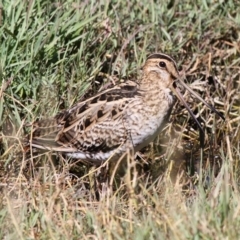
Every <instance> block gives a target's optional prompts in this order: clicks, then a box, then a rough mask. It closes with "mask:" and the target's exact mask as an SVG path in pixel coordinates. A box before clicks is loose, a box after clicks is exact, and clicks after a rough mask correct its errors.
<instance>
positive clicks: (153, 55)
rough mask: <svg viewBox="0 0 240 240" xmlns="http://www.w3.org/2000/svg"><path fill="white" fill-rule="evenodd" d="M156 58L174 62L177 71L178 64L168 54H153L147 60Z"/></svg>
mask: <svg viewBox="0 0 240 240" xmlns="http://www.w3.org/2000/svg"><path fill="white" fill-rule="evenodd" d="M154 58H155V59H165V60H168V61H170V62H173V63H174V65H175V67H176V69H177V65H176V62H175V61H174V60H173V59H172V58H171V57H169V56H168V55H166V54H163V53H153V54H151V55H149V56H148V58H147V60H149V59H154Z"/></svg>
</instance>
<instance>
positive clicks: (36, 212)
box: [0, 0, 240, 239]
mask: <svg viewBox="0 0 240 240" xmlns="http://www.w3.org/2000/svg"><path fill="white" fill-rule="evenodd" d="M0 39H1V45H0V54H1V58H0V77H1V78H0V79H1V89H0V119H1V121H0V129H1V132H0V154H1V155H0V179H1V183H0V189H1V192H0V199H1V201H0V206H1V207H0V209H1V210H0V238H1V239H17V238H19V239H239V236H240V229H239V224H240V217H239V216H240V196H239V185H240V179H239V173H240V167H239V160H240V80H239V78H240V77H239V73H240V67H239V65H240V64H239V63H240V3H239V2H238V1H237V0H235V1H234V0H230V1H226V2H225V1H220V0H218V1H217V0H215V1H214V0H197V1H189V0H183V1H174V0H173V1H160V0H159V1H147V0H141V1H140V0H134V1H121V0H119V1H117V0H116V1H114V0H112V1H107V0H102V1H97V0H87V1H73V0H68V1H56V2H54V1H46V0H35V1H22V0H16V1H3V2H2V3H0ZM154 52H163V53H166V54H169V55H171V56H172V57H173V58H174V59H175V60H176V62H177V65H178V67H179V70H180V74H181V76H182V77H183V78H184V79H185V81H186V82H187V83H188V84H189V85H190V86H191V88H193V89H194V90H195V91H196V92H198V93H199V94H200V95H201V96H202V97H203V98H204V99H205V100H206V101H207V102H209V103H210V104H212V105H213V106H215V108H216V109H217V110H218V111H219V112H220V113H221V114H222V115H223V116H224V117H225V121H224V120H222V119H221V118H220V117H219V116H217V115H216V114H214V113H211V111H210V110H209V109H207V107H206V106H204V105H203V104H202V103H199V101H197V100H196V99H195V98H194V97H193V96H191V95H190V94H189V93H187V92H185V93H184V91H183V93H184V98H185V99H186V100H187V102H188V104H189V106H190V107H191V109H192V110H193V111H194V114H195V115H196V116H197V118H198V120H199V121H200V122H201V124H202V125H203V127H204V131H205V144H204V149H203V151H201V148H200V144H199V131H198V128H197V126H196V124H195V123H194V121H193V120H192V119H191V118H190V117H189V114H188V113H187V111H186V109H185V108H184V107H183V106H182V105H181V104H180V103H179V102H177V103H176V104H175V106H174V109H173V112H172V114H171V117H170V119H169V122H168V123H167V125H166V127H165V128H164V130H163V132H162V133H161V134H160V135H159V137H158V138H157V139H156V140H155V141H154V143H152V144H150V145H149V146H148V147H147V148H145V149H143V150H142V151H141V153H138V155H137V156H136V159H135V161H134V162H130V163H129V164H128V168H127V173H126V175H125V177H122V178H120V179H119V178H118V177H117V173H116V174H114V173H115V171H114V170H111V171H110V170H109V171H108V175H109V176H108V177H109V181H110V183H109V184H106V185H105V186H103V188H102V189H99V186H98V185H97V184H96V179H97V178H98V180H99V176H100V178H101V176H102V175H101V174H98V177H96V174H93V172H97V171H99V169H96V168H94V167H92V166H89V165H86V164H83V163H81V162H77V163H76V162H73V161H71V160H69V159H65V158H63V157H62V156H58V155H57V156H56V155H54V154H52V153H36V152H33V153H32V154H30V155H29V154H27V153H26V148H25V146H24V144H23V142H24V137H25V136H26V135H27V134H28V133H29V132H30V130H31V129H30V127H29V126H30V124H31V123H32V122H34V121H36V120H37V119H43V118H46V117H52V116H54V115H55V114H57V113H58V112H59V111H60V110H62V109H65V108H67V107H69V106H71V105H73V104H74V103H75V102H76V101H78V100H79V99H84V98H87V97H89V96H92V95H93V94H94V93H96V92H98V91H100V90H101V89H104V88H106V87H108V86H110V85H112V84H118V83H119V82H120V81H125V80H127V79H137V78H138V77H139V76H140V74H141V72H140V69H141V66H142V64H143V63H144V61H145V59H146V57H147V56H148V55H149V54H151V53H154ZM102 174H103V173H102ZM116 179H118V180H119V181H118V184H117V185H116V184H115V180H116ZM116 181H117V180H116Z"/></svg>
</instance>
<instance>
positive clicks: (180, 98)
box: [172, 87, 204, 148]
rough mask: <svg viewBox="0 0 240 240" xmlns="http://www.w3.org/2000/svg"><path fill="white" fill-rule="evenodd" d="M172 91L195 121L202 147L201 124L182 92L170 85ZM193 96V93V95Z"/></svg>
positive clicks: (202, 132) (202, 133) (202, 134)
mask: <svg viewBox="0 0 240 240" xmlns="http://www.w3.org/2000/svg"><path fill="white" fill-rule="evenodd" d="M172 91H173V92H174V93H175V95H176V96H177V98H178V99H179V100H180V102H181V103H182V104H183V105H184V106H185V108H186V109H187V110H188V112H189V114H190V115H191V117H192V118H193V119H194V121H195V122H196V123H197V125H198V128H199V141H200V146H201V148H203V147H204V131H203V128H202V126H201V124H200V123H199V121H198V120H197V118H196V117H195V115H194V114H193V112H192V110H191V109H190V107H189V106H188V105H187V103H186V102H185V100H184V98H183V96H182V94H181V93H180V92H179V91H178V89H177V88H174V87H172ZM194 96H195V95H194Z"/></svg>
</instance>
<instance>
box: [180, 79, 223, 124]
mask: <svg viewBox="0 0 240 240" xmlns="http://www.w3.org/2000/svg"><path fill="white" fill-rule="evenodd" d="M178 82H179V83H180V84H181V85H182V86H183V87H184V88H186V89H187V90H188V91H189V92H190V93H191V94H192V95H193V96H195V97H196V98H197V99H198V100H200V101H201V102H202V103H204V104H205V105H206V106H207V107H209V108H210V109H211V110H212V111H213V112H215V113H216V114H217V115H218V116H219V117H221V118H222V119H223V120H225V118H224V117H223V115H222V114H221V113H220V112H218V111H217V110H216V109H215V108H214V107H213V106H211V105H210V104H208V103H207V102H206V101H205V100H204V99H203V98H201V97H200V96H199V95H198V94H197V93H196V92H194V91H193V90H192V89H191V88H190V87H189V86H188V85H187V84H186V83H185V82H184V81H183V80H181V79H180V78H179V79H178Z"/></svg>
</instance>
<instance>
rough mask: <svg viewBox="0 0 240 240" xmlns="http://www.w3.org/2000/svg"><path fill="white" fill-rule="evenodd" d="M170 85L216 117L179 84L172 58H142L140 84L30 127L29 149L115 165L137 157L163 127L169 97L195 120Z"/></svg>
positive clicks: (103, 94) (120, 87)
mask: <svg viewBox="0 0 240 240" xmlns="http://www.w3.org/2000/svg"><path fill="white" fill-rule="evenodd" d="M175 81H178V82H179V83H180V84H181V85H183V86H184V87H185V88H186V89H187V90H189V91H190V92H191V93H192V94H193V95H195V96H196V97H197V98H198V99H199V100H200V101H202V102H204V104H206V105H207V106H208V107H209V108H211V109H212V110H213V111H215V112H216V113H217V114H219V113H218V112H217V111H216V110H215V109H214V108H213V107H211V106H210V105H209V104H207V103H206V102H205V101H204V100H203V99H202V98H201V97H200V96H198V95H197V94H196V93H194V92H193V90H191V89H190V88H189V87H188V86H187V85H186V84H185V83H184V82H183V81H182V80H181V79H180V76H179V73H178V70H177V66H176V63H175V61H174V60H173V59H172V58H171V57H169V56H168V55H165V54H162V53H155V54H152V55H150V56H149V57H148V58H147V60H146V63H145V64H144V66H143V75H142V78H141V79H140V81H139V84H137V83H136V82H132V81H128V82H126V83H122V84H120V85H118V86H115V87H113V88H111V89H107V90H105V91H103V92H100V93H98V94H96V95H95V96H93V97H91V98H89V99H87V100H85V101H82V102H79V103H77V104H76V105H74V106H73V107H71V108H70V109H68V110H66V111H63V112H61V113H59V114H58V115H57V116H55V117H54V118H53V119H50V120H49V119H48V120H43V121H38V122H35V123H34V124H33V132H32V134H31V137H30V138H29V143H30V146H32V147H35V148H39V149H46V150H52V151H57V152H61V153H64V154H66V155H68V156H71V157H73V158H79V159H82V160H86V161H89V162H93V163H101V162H102V161H105V160H107V159H109V158H111V160H117V159H118V158H119V157H121V155H123V154H124V153H125V152H126V151H127V150H128V149H134V151H138V150H140V149H141V148H143V147H144V146H146V145H147V144H148V143H150V142H151V141H152V140H153V139H154V138H155V137H156V136H157V135H158V134H159V132H160V131H161V129H162V127H163V126H164V122H165V121H166V120H167V119H168V117H169V114H170V113H171V109H172V107H173V103H174V97H173V95H172V92H173V93H174V94H175V95H176V96H177V97H178V98H179V100H180V101H182V102H183V104H184V105H185V107H186V108H187V109H188V111H189V112H190V114H191V116H192V117H193V118H194V119H195V120H196V118H195V117H194V115H193V113H192V112H191V110H190V109H189V107H188V105H187V104H186V103H185V101H184V99H183V98H182V96H181V94H180V92H179V91H178V90H177V89H176V88H175V84H174V82H175ZM196 121H197V120H196ZM197 123H198V122H197ZM198 125H199V127H200V128H201V125H200V124H199V123H198Z"/></svg>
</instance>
